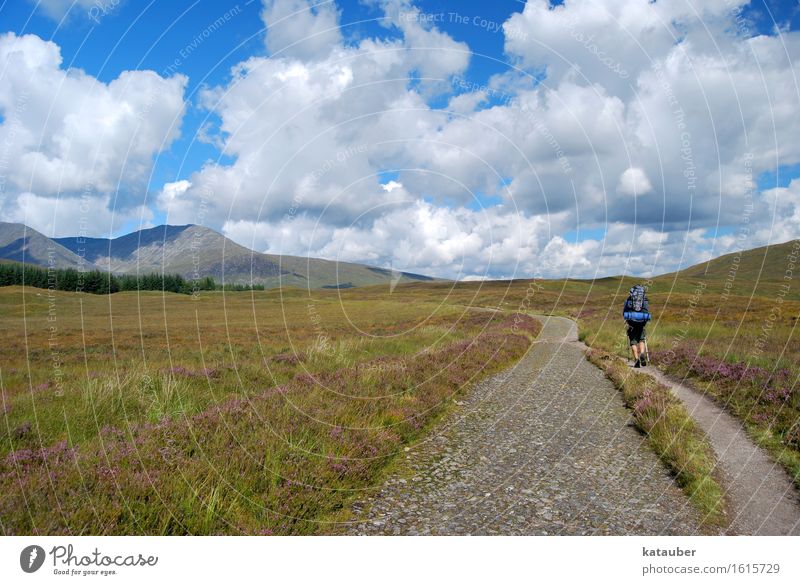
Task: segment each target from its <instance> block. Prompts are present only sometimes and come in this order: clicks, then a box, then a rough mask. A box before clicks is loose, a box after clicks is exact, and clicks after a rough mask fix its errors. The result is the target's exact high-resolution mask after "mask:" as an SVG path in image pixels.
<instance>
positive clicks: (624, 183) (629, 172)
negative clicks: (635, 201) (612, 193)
mask: <svg viewBox="0 0 800 585" xmlns="http://www.w3.org/2000/svg"><path fill="white" fill-rule="evenodd" d="M652 190H653V186H652V185H651V184H650V179H648V178H647V174H646V173H645V172H644V171H643V170H642V169H640V168H638V167H628V168H627V169H625V171H624V172H623V173H622V174H621V175H620V176H619V183H618V184H617V193H620V194H621V195H629V196H631V197H638V196H639V195H645V194H647V193H649V192H650V191H652Z"/></svg>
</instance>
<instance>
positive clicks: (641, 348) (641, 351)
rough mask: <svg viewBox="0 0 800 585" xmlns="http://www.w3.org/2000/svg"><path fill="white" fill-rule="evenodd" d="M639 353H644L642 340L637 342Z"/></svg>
mask: <svg viewBox="0 0 800 585" xmlns="http://www.w3.org/2000/svg"><path fill="white" fill-rule="evenodd" d="M639 355H644V341H640V342H639Z"/></svg>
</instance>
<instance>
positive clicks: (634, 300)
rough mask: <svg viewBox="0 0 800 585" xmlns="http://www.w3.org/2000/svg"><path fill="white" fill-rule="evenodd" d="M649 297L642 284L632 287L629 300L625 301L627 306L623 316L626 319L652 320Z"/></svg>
mask: <svg viewBox="0 0 800 585" xmlns="http://www.w3.org/2000/svg"><path fill="white" fill-rule="evenodd" d="M648 309H649V307H648V302H647V297H646V296H645V290H644V287H643V286H642V285H641V284H637V285H636V286H633V287H631V290H630V293H629V294H628V300H626V301H625V308H624V310H623V312H622V316H623V317H624V318H625V320H626V321H638V322H647V321H649V320H650V312H649V310H648Z"/></svg>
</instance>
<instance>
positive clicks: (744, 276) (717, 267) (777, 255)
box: [653, 240, 800, 299]
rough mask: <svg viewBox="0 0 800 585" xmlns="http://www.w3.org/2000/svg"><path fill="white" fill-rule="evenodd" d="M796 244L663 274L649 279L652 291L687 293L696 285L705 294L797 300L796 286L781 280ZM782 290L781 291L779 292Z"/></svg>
mask: <svg viewBox="0 0 800 585" xmlns="http://www.w3.org/2000/svg"><path fill="white" fill-rule="evenodd" d="M798 242H800V240H790V241H788V242H784V243H782V244H774V245H771V246H762V247H760V248H753V249H751V250H742V251H740V252H733V253H731V254H725V255H724V256H719V257H717V258H712V259H711V260H708V261H707V262H701V263H700V264H695V265H694V266H690V267H688V268H684V269H683V270H679V271H677V272H670V273H669V274H663V275H661V276H659V277H657V278H655V279H653V285H654V287H655V289H656V290H659V289H660V290H672V291H674V292H690V291H692V290H693V289H694V288H695V287H696V286H698V284H700V283H704V284H705V285H706V287H707V289H706V290H707V291H708V292H712V293H715V294H719V295H723V297H724V296H725V295H727V294H736V295H745V296H750V295H755V296H766V297H770V298H775V297H776V296H777V295H778V294H780V296H781V297H782V298H785V299H800V286H797V285H796V284H793V283H792V282H791V281H788V283H789V284H790V287H789V288H788V289H786V288H785V285H786V284H787V281H786V280H784V275H785V274H786V270H787V268H789V264H790V258H789V255H790V254H792V252H793V251H794V253H795V254H797V253H798V251H800V243H798ZM794 263H795V269H794V271H793V272H794V275H793V276H794V278H793V280H794V281H795V283H796V280H797V277H798V275H800V272H799V271H798V269H797V266H798V264H797V260H795V261H794ZM781 287H783V288H781Z"/></svg>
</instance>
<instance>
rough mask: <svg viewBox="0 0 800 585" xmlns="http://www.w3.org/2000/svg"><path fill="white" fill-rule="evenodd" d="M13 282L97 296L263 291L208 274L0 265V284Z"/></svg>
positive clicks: (257, 285) (258, 285) (258, 286)
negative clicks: (187, 275)
mask: <svg viewBox="0 0 800 585" xmlns="http://www.w3.org/2000/svg"><path fill="white" fill-rule="evenodd" d="M15 284H21V285H25V286H32V287H36V288H47V289H54V290H63V291H70V292H87V293H92V294H98V295H107V294H111V293H115V292H120V291H133V290H160V291H166V292H174V293H182V294H191V293H192V292H195V291H201V290H226V291H234V290H235V291H244V290H264V285H260V284H254V285H244V284H225V285H221V284H217V283H216V282H215V281H214V278H213V277H211V276H206V277H204V278H202V279H200V280H196V281H190V280H186V279H185V278H184V277H183V276H181V275H180V274H158V273H151V274H121V275H117V274H112V273H110V272H103V271H101V270H89V271H79V270H76V269H75V268H42V267H39V266H32V265H30V264H19V263H12V264H0V286H12V285H15Z"/></svg>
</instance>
